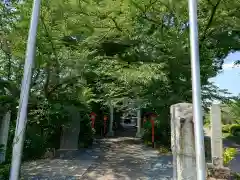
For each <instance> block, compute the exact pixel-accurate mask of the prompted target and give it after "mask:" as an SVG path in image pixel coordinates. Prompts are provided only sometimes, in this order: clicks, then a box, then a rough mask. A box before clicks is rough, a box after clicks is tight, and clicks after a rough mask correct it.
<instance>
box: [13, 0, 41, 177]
mask: <svg viewBox="0 0 240 180" xmlns="http://www.w3.org/2000/svg"><path fill="white" fill-rule="evenodd" d="M40 4H41V0H34V3H33V9H32V17H31V24H30V29H29V35H28V42H27V50H26V58H25V65H24V75H23V79H22V86H21V94H20V102H19V109H18V117H17V124H16V130H15V136H14V141H13V152H12V164H11V172H10V178H9V179H10V180H19V175H20V166H21V158H22V150H23V144H24V134H25V129H26V124H27V105H28V97H29V89H30V83H31V77H32V67H33V62H34V56H35V44H36V34H37V27H38V19H39V12H40Z"/></svg>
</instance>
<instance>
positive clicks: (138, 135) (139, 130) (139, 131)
mask: <svg viewBox="0 0 240 180" xmlns="http://www.w3.org/2000/svg"><path fill="white" fill-rule="evenodd" d="M141 131H142V122H141V106H140V105H139V106H138V109H137V133H136V137H138V138H140V137H141V136H142V132H141Z"/></svg>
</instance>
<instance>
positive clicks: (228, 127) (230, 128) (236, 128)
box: [222, 124, 240, 136]
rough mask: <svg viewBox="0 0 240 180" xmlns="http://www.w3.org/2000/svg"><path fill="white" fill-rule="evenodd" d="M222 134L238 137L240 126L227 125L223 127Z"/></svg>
mask: <svg viewBox="0 0 240 180" xmlns="http://www.w3.org/2000/svg"><path fill="white" fill-rule="evenodd" d="M222 132H224V133H231V134H232V135H234V136H237V135H238V134H239V133H240V124H227V125H223V126H222Z"/></svg>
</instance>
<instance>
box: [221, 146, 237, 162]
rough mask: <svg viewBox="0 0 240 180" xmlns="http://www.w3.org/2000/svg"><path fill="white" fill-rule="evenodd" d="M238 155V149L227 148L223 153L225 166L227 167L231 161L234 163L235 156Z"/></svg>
mask: <svg viewBox="0 0 240 180" xmlns="http://www.w3.org/2000/svg"><path fill="white" fill-rule="evenodd" d="M236 155H237V149H236V148H226V149H224V152H223V163H224V165H225V166H227V165H228V164H229V163H230V161H232V160H233V159H234V158H235V156H236Z"/></svg>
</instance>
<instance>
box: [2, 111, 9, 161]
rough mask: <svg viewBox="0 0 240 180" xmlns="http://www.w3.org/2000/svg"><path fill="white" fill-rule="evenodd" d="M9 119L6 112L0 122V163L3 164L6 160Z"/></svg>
mask: <svg viewBox="0 0 240 180" xmlns="http://www.w3.org/2000/svg"><path fill="white" fill-rule="evenodd" d="M10 119H11V112H10V111H8V112H7V113H6V114H5V115H4V117H3V119H2V120H1V121H0V122H1V124H0V145H1V147H0V163H3V162H4V161H5V158H6V150H7V142H8V132H9V125H10Z"/></svg>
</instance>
